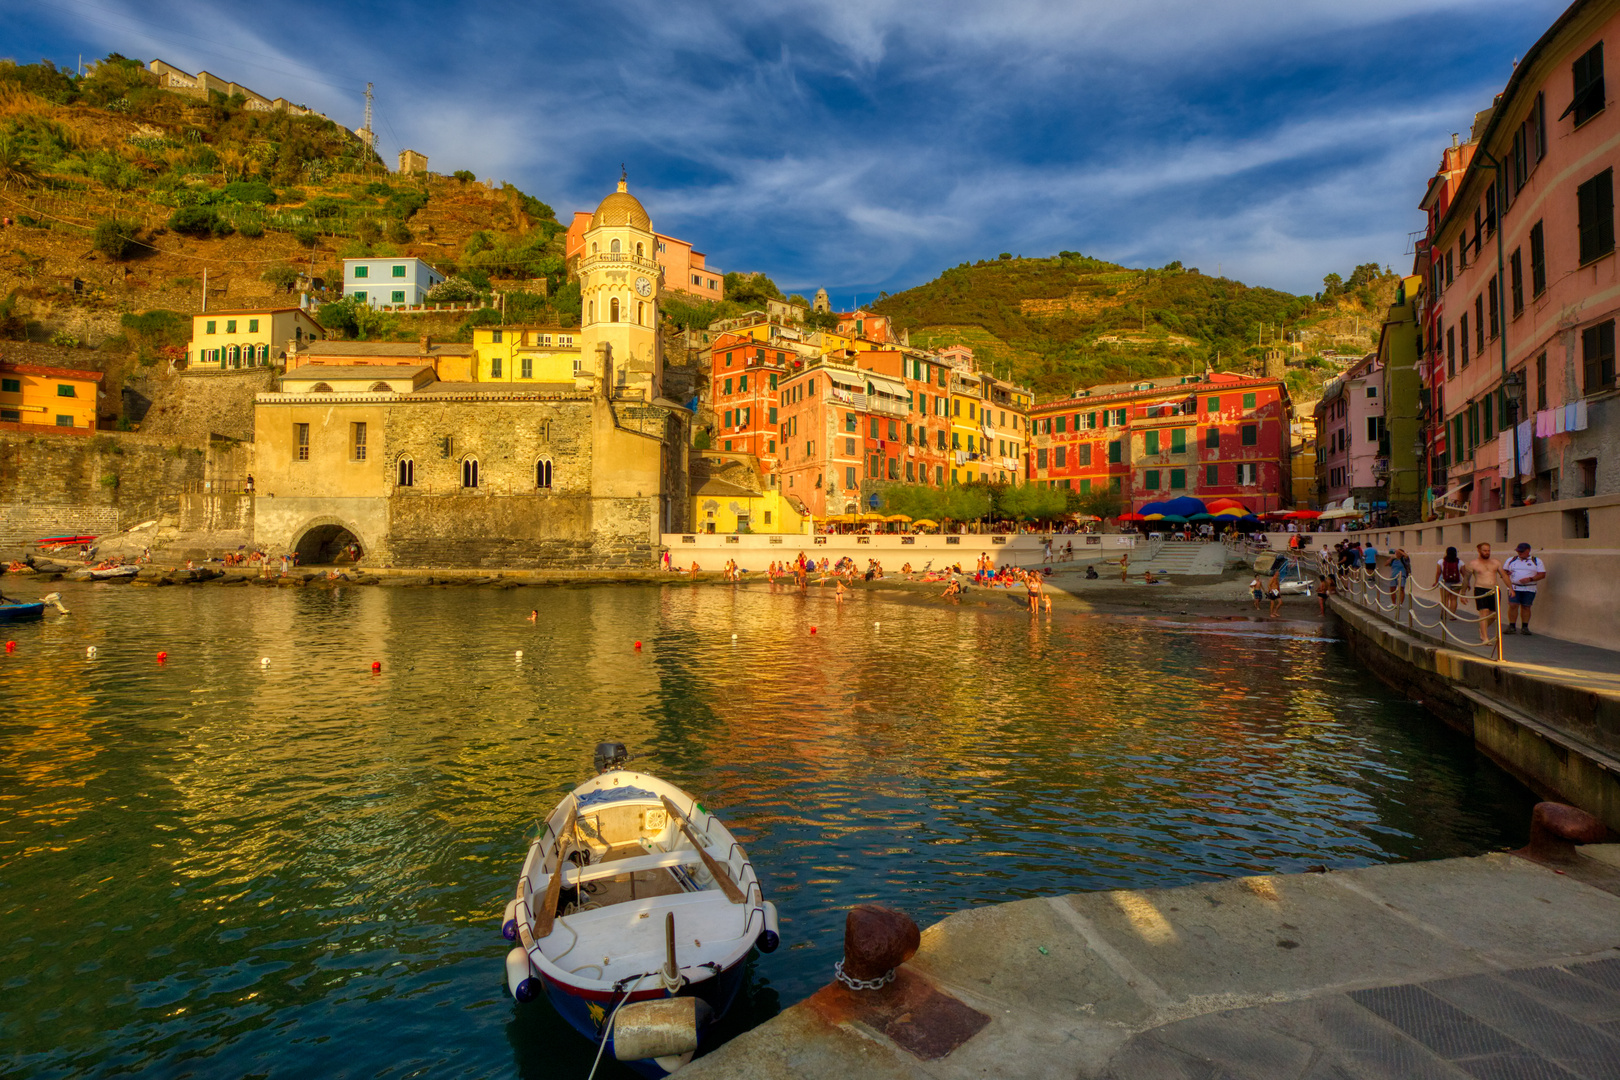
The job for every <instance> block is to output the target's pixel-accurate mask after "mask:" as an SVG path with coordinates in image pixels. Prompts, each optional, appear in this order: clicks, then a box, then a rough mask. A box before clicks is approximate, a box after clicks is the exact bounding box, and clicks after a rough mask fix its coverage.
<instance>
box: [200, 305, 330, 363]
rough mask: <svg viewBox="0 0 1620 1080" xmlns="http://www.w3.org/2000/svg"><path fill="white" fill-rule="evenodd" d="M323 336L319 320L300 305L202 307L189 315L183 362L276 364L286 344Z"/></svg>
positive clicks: (297, 344) (281, 360)
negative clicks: (198, 312)
mask: <svg viewBox="0 0 1620 1080" xmlns="http://www.w3.org/2000/svg"><path fill="white" fill-rule="evenodd" d="M324 337H326V331H325V330H324V329H322V328H321V324H320V323H318V322H316V321H315V320H314V319H312V318H311V317H310V315H309V313H308V312H306V311H304V310H303V309H302V308H295V307H289V308H260V309H258V310H243V311H205V312H203V313H202V314H201V315H193V316H192V318H191V341H190V342H189V343H188V344H187V345H186V364H187V366H188V367H190V368H192V369H193V370H196V369H197V368H218V369H219V370H221V371H230V370H233V369H236V368H247V367H263V366H264V365H266V364H280V363H285V362H286V359H287V350H288V349H289V348H291V349H295V350H296V349H298V348H301V347H302V346H303V345H304V343H305V342H308V341H319V340H320V339H322V338H324Z"/></svg>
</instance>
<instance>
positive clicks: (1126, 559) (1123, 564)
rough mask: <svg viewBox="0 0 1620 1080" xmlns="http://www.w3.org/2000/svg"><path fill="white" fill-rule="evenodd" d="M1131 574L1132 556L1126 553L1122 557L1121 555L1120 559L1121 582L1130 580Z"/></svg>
mask: <svg viewBox="0 0 1620 1080" xmlns="http://www.w3.org/2000/svg"><path fill="white" fill-rule="evenodd" d="M1130 572H1131V555H1130V552H1125V553H1123V554H1122V555H1120V557H1119V580H1121V581H1127V580H1129V578H1128V575H1129V574H1130Z"/></svg>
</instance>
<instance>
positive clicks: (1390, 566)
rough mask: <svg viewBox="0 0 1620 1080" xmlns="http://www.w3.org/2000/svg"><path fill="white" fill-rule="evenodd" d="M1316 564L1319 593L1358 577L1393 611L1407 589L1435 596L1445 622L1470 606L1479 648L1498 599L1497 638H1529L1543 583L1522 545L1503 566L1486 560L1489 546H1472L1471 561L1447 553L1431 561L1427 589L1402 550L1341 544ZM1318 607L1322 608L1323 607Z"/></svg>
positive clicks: (1539, 566) (1536, 562)
mask: <svg viewBox="0 0 1620 1080" xmlns="http://www.w3.org/2000/svg"><path fill="white" fill-rule="evenodd" d="M1318 560H1319V568H1318V572H1319V574H1320V577H1321V580H1322V591H1323V592H1326V591H1328V590H1333V591H1335V592H1337V591H1341V590H1342V586H1341V584H1340V578H1341V577H1342V576H1344V575H1359V576H1360V577H1362V578H1363V579H1364V580H1365V581H1367V582H1369V583H1370V584H1371V586H1372V588H1373V589H1374V591H1375V594H1376V595H1378V596H1379V597H1381V598H1382V597H1385V596H1387V598H1388V599H1387V602H1388V603H1389V604H1390V605H1391V606H1394V607H1400V606H1402V605H1404V604H1406V603H1407V600H1408V598H1409V596H1410V595H1411V590H1412V589H1413V588H1420V589H1422V590H1423V591H1425V592H1430V593H1434V594H1437V596H1438V603H1439V607H1440V611H1441V618H1442V619H1445V620H1450V619H1457V618H1458V617H1459V616H1458V607H1459V605H1460V604H1464V603H1469V604H1472V605H1473V608H1474V612H1475V619H1474V621H1476V622H1477V623H1478V624H1479V643H1480V644H1481V645H1489V644H1491V643H1492V642H1493V640H1494V637H1493V635H1492V634H1491V629H1492V627H1493V626H1494V625H1495V622H1496V616H1497V614H1498V605H1499V603H1500V598H1501V597H1502V596H1503V595H1504V594H1505V595H1506V597H1507V616H1506V620H1505V622H1504V624H1503V626H1502V633H1503V634H1524V635H1530V634H1531V630H1530V615H1531V612H1532V611H1533V610H1534V607H1535V603H1536V596H1537V594H1538V593H1539V592H1540V586H1541V582H1542V581H1543V580H1545V579H1546V577H1547V567H1546V564H1545V563H1543V562H1542V561H1541V559H1540V558H1538V557H1537V556H1536V555H1535V554H1534V552H1533V551H1532V549H1531V546H1530V545H1529V544H1527V543H1521V544H1519V545H1518V546H1517V547H1516V548H1515V549H1514V553H1513V554H1512V555H1511V556H1509V557H1508V559H1507V560H1506V561H1503V560H1501V559H1498V558H1496V557H1495V556H1494V555H1492V554H1491V545H1490V544H1489V543H1483V542H1482V543H1479V544H1475V545H1474V557H1473V558H1472V559H1469V560H1468V561H1466V562H1464V561H1463V558H1462V556H1461V555H1459V554H1458V553H1457V549H1456V548H1455V547H1448V548H1446V551H1445V554H1444V555H1442V556H1441V557H1440V558H1439V559H1437V560H1435V564H1434V572H1433V575H1432V578H1431V580H1430V581H1429V582H1428V584H1427V585H1424V584H1422V583H1421V581H1418V582H1414V574H1415V568H1414V566H1413V563H1412V556H1411V555H1409V554H1408V553H1407V551H1406V549H1405V548H1403V547H1397V548H1395V550H1394V551H1391V552H1388V553H1387V554H1381V553H1380V552H1379V551H1378V549H1377V547H1376V546H1375V545H1374V544H1373V543H1372V542H1371V541H1370V540H1369V541H1367V542H1366V543H1362V542H1361V541H1359V540H1341V541H1340V542H1339V543H1337V544H1335V545H1333V547H1331V548H1323V549H1322V550H1321V551H1320V552H1319V553H1318ZM1323 603H1324V605H1325V604H1326V601H1325V600H1324V601H1323Z"/></svg>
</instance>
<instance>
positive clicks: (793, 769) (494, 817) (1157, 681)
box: [0, 582, 1533, 1080]
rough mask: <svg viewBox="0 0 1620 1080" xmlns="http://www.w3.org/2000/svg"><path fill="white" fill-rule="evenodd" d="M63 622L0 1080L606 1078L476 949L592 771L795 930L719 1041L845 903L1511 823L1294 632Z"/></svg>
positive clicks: (29, 717) (829, 932)
mask: <svg viewBox="0 0 1620 1080" xmlns="http://www.w3.org/2000/svg"><path fill="white" fill-rule="evenodd" d="M24 591H26V589H25V588H24V587H20V586H16V585H11V584H10V583H9V582H8V589H7V592H8V595H9V594H11V593H13V592H24ZM37 591H44V590H43V588H40V589H38V590H37ZM62 593H63V599H64V602H65V603H66V605H67V606H68V607H69V608H70V609H72V614H71V615H68V616H58V615H55V614H52V615H50V616H49V617H48V618H47V619H46V621H45V622H44V623H42V624H41V623H34V624H20V625H15V626H10V627H6V628H5V630H4V637H5V638H7V639H12V640H15V641H16V642H17V648H16V650H15V651H14V652H11V653H6V654H0V1073H3V1074H4V1075H6V1076H10V1077H41V1078H43V1077H68V1076H74V1077H80V1076H108V1075H112V1074H114V1073H131V1072H141V1073H143V1074H144V1075H148V1076H154V1077H182V1076H247V1075H252V1076H256V1077H276V1078H295V1077H296V1078H301V1077H307V1076H312V1075H323V1076H348V1077H357V1078H358V1077H367V1078H375V1077H396V1076H397V1077H404V1076H417V1075H420V1076H432V1077H435V1078H441V1077H514V1076H517V1077H525V1078H531V1077H532V1078H542V1077H544V1078H548V1080H549V1078H557V1077H575V1076H577V1077H579V1078H580V1080H583V1078H584V1076H585V1074H586V1072H587V1071H588V1070H589V1068H590V1063H591V1057H592V1053H593V1050H594V1048H593V1047H592V1046H590V1045H589V1044H588V1043H586V1042H585V1041H584V1040H582V1039H580V1038H579V1037H578V1036H576V1035H575V1034H573V1032H572V1031H571V1030H570V1029H568V1028H566V1027H565V1026H564V1025H563V1024H562V1023H561V1022H560V1021H559V1020H557V1018H556V1017H555V1016H554V1015H553V1014H552V1012H551V1010H550V1008H549V1006H548V1005H547V1004H546V1003H545V1002H544V1001H543V1000H542V1001H537V1002H533V1003H530V1004H526V1005H521V1006H520V1005H517V1004H515V1003H514V1002H513V1001H512V1000H511V999H510V998H509V997H508V996H507V995H506V994H505V991H504V989H503V986H502V978H503V969H502V959H503V957H504V955H505V953H506V950H507V948H508V947H509V945H508V943H507V942H505V941H504V940H503V939H502V938H501V936H500V931H499V921H500V915H501V911H502V908H503V906H504V904H505V902H506V900H507V899H508V898H509V897H510V895H511V892H512V889H513V885H514V882H515V878H516V874H517V869H518V866H519V863H520V860H521V858H522V854H523V851H524V849H525V847H526V845H527V842H528V839H529V838H530V837H531V836H532V835H533V832H534V829H535V822H536V820H537V819H538V818H540V817H541V816H542V815H543V814H544V813H545V812H546V811H547V810H548V809H549V808H550V807H551V806H552V805H553V804H554V803H555V802H556V800H557V799H558V798H559V796H560V795H561V794H562V793H563V792H564V791H566V790H568V789H569V788H571V787H572V786H573V785H574V784H576V783H577V782H579V781H580V780H582V779H584V778H585V777H586V776H587V775H588V773H589V771H590V759H591V750H592V748H593V746H594V744H595V743H596V742H597V741H598V740H602V739H614V740H619V741H623V742H625V743H627V744H628V745H629V746H630V748H631V750H632V752H633V753H635V754H636V755H637V759H636V762H635V765H634V766H633V767H635V768H638V769H643V770H645V771H648V772H652V773H656V774H657V775H659V776H662V777H664V778H666V779H668V780H669V781H671V782H672V783H675V784H678V785H680V786H681V787H683V788H685V789H686V790H688V791H690V792H692V793H693V794H694V795H696V796H697V797H698V798H699V799H700V800H701V801H702V802H703V803H704V804H705V805H706V806H708V807H710V808H711V809H713V810H715V811H716V812H717V813H719V814H720V815H721V817H722V818H723V819H724V820H725V821H726V822H727V823H728V825H729V826H730V827H731V829H732V830H733V831H734V832H735V833H736V834H737V835H738V836H739V838H741V839H742V841H743V842H744V844H745V845H746V846H747V849H748V853H749V855H750V856H751V858H752V859H753V862H754V864H755V866H756V868H757V869H758V871H759V874H760V877H761V879H762V880H763V882H764V883H765V889H766V896H767V897H768V898H769V899H772V900H774V901H775V902H776V904H777V906H778V907H779V909H780V911H781V919H782V937H783V947H782V948H781V949H780V950H779V951H777V952H776V953H774V954H771V955H764V956H757V957H756V958H754V959H753V960H752V961H751V962H750V965H751V967H750V976H749V987H748V990H747V992H746V999H745V1000H743V1001H741V1002H740V1003H739V1006H738V1008H737V1010H736V1012H735V1013H734V1015H733V1016H732V1017H731V1018H730V1020H729V1021H728V1024H729V1027H730V1028H731V1030H741V1029H744V1028H746V1027H749V1026H752V1025H753V1024H756V1023H758V1022H760V1021H762V1020H764V1019H766V1018H768V1017H769V1016H771V1015H773V1014H774V1013H775V1012H776V1011H777V1010H779V1009H780V1008H781V1007H783V1006H785V1005H787V1004H791V1003H792V1002H795V1001H798V1000H800V999H802V998H803V997H804V996H806V995H807V994H809V993H810V992H812V991H813V990H814V989H816V988H817V987H818V986H820V985H822V984H823V983H825V982H826V981H827V980H828V979H829V978H830V976H831V972H832V965H833V962H834V960H836V959H837V958H838V956H839V955H840V953H841V946H842V932H843V917H844V916H843V913H844V909H846V908H847V907H848V906H850V905H852V904H855V903H860V902H876V903H882V904H887V905H891V906H895V907H899V908H902V909H904V910H906V911H907V912H909V913H911V914H912V915H913V917H915V918H916V919H917V921H918V922H919V923H920V924H922V925H927V924H928V923H930V922H933V921H935V920H937V919H939V918H941V917H943V916H944V915H946V914H948V913H950V912H952V911H955V910H958V909H960V908H963V907H968V906H972V905H976V904H986V903H995V902H1000V901H1005V900H1011V899H1017V898H1022V897H1029V896H1040V895H1053V894H1058V893H1064V892H1074V891H1080V890H1088V889H1107V888H1116V887H1121V886H1148V885H1174V884H1185V883H1190V882H1197V881H1213V880H1217V879H1219V878H1222V877H1227V876H1232V875H1242V874H1251V873H1265V872H1283V871H1298V870H1302V869H1304V868H1306V867H1309V866H1312V865H1318V864H1320V865H1325V866H1330V867H1346V866H1357V865H1365V864H1369V863H1377V862H1390V861H1402V860H1411V859H1428V858H1439V857H1445V856H1453V855H1468V854H1476V853H1479V852H1482V851H1487V850H1491V849H1493V848H1497V847H1501V846H1504V845H1510V844H1511V845H1517V844H1520V843H1522V842H1523V840H1524V835H1525V829H1526V825H1527V822H1528V820H1529V813H1530V806H1531V804H1532V802H1533V800H1532V798H1531V796H1530V795H1529V793H1528V792H1527V791H1525V790H1524V789H1523V788H1521V787H1520V786H1518V785H1517V784H1516V783H1515V782H1514V781H1512V780H1511V779H1510V778H1508V777H1507V776H1506V775H1505V774H1504V773H1502V772H1501V771H1500V770H1499V769H1497V768H1496V767H1495V766H1494V765H1492V764H1491V763H1490V762H1489V761H1487V760H1486V759H1484V758H1483V757H1481V756H1480V755H1479V754H1478V753H1476V752H1475V751H1474V749H1473V747H1472V745H1471V743H1470V742H1469V741H1468V740H1467V739H1465V738H1462V737H1461V736H1458V735H1456V734H1455V733H1453V732H1451V731H1449V730H1448V729H1446V728H1444V727H1443V726H1442V725H1440V724H1439V723H1438V722H1437V721H1435V720H1434V719H1433V718H1431V717H1429V716H1427V715H1426V714H1425V713H1424V712H1423V711H1422V710H1421V709H1420V708H1419V707H1417V706H1415V705H1413V704H1410V703H1408V702H1406V701H1404V700H1401V699H1399V698H1397V697H1395V696H1394V695H1393V694H1392V693H1391V692H1389V691H1388V690H1387V689H1386V688H1384V687H1383V686H1382V685H1380V684H1379V683H1377V682H1376V681H1374V680H1373V679H1372V678H1371V677H1370V676H1368V675H1366V674H1365V673H1363V672H1362V671H1361V670H1359V668H1358V667H1357V666H1356V665H1355V662H1354V660H1353V658H1352V657H1351V656H1350V654H1349V652H1348V651H1347V650H1346V648H1345V647H1344V646H1343V644H1342V643H1340V642H1337V641H1335V640H1334V639H1333V638H1332V636H1331V629H1330V628H1328V627H1324V626H1322V625H1320V624H1317V623H1314V622H1300V623H1293V622H1281V623H1264V622H1255V621H1250V620H1247V619H1237V620H1225V619H1204V618H1195V617H1183V616H1174V615H1096V614H1075V613H1064V612H1061V611H1060V612H1059V613H1058V614H1056V615H1054V616H1050V617H1045V616H1043V617H1040V618H1038V619H1032V618H1030V617H1028V616H1026V615H1024V614H1022V613H1019V612H1017V611H1015V610H1013V608H1012V601H1011V600H1010V599H1008V600H1007V604H1006V606H1005V608H1004V609H1001V610H986V609H981V608H975V607H962V608H956V607H944V606H933V605H927V604H917V603H900V602H896V601H894V600H893V599H886V598H884V597H883V596H881V595H878V594H869V593H858V594H856V595H855V596H854V597H852V598H851V599H850V600H849V601H847V602H846V603H844V604H842V605H838V604H836V603H834V601H833V598H832V596H831V595H830V594H828V593H824V592H818V591H814V590H813V591H812V593H811V594H810V595H809V596H801V595H799V594H797V593H795V592H790V591H784V592H779V593H778V592H772V591H770V590H769V589H767V588H766V587H764V586H763V585H760V586H750V587H748V588H746V589H732V588H730V587H724V586H708V585H705V586H701V587H693V586H687V585H674V586H664V587H659V586H603V587H581V588H550V589H514V590H507V591H501V590H492V589H458V588H360V587H349V588H342V589H338V590H325V589H313V588H303V589H259V588H242V587H238V588H221V587H215V586H203V587H190V588H182V587H176V588H163V589H157V588H136V587H130V586H127V585H125V586H115V585H86V586H71V585H69V586H67V587H63V588H62ZM997 599H998V600H1000V599H1004V598H999V597H998V598H997ZM536 607H538V609H539V614H538V617H537V618H536V620H535V621H534V622H533V623H531V622H529V621H528V619H527V616H528V614H529V611H530V609H531V608H536ZM812 628H814V631H815V632H814V633H812ZM734 635H735V637H734ZM638 641H639V642H641V648H640V649H639V650H638V649H637V648H636V647H635V643H636V642H638ZM92 647H93V648H94V649H95V655H94V656H90V655H89V654H88V650H90V649H91V648H92ZM159 651H162V652H165V653H167V659H166V661H165V662H163V663H159V662H158V661H157V653H158V652H159ZM519 651H521V656H519V655H518V653H519ZM266 661H268V663H266ZM374 662H377V663H380V664H381V671H380V672H377V673H373V671H372V665H373V663H374ZM598 1075H599V1076H600V1075H613V1076H622V1075H628V1074H627V1073H625V1072H624V1071H623V1070H622V1069H621V1068H620V1067H619V1066H617V1065H616V1064H615V1063H612V1062H604V1064H603V1068H602V1071H601V1072H599V1073H598Z"/></svg>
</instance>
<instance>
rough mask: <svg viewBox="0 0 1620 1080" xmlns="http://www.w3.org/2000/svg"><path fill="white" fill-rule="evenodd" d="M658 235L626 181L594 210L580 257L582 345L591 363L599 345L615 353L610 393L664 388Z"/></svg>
mask: <svg viewBox="0 0 1620 1080" xmlns="http://www.w3.org/2000/svg"><path fill="white" fill-rule="evenodd" d="M657 244H658V237H657V235H656V234H655V233H654V232H653V227H652V219H651V218H649V217H648V216H647V211H646V210H645V209H644V208H643V207H642V205H641V202H640V201H639V200H638V199H637V198H636V197H635V196H634V195H632V194H630V190H629V186H628V185H627V184H626V182H625V178H624V177H623V176H620V178H619V189H618V190H617V191H615V192H613V193H612V194H610V195H609V196H608V197H607V198H605V199H603V200H602V204H601V205H600V206H598V207H597V208H596V213H594V214H592V215H591V224H590V228H588V229H587V230H586V231H585V249H584V251H583V253H582V254H581V256H580V260H579V292H580V308H581V310H580V320H581V327H580V344H581V346H582V351H583V354H584V357H585V360H586V363H593V362H596V357H597V356H598V351H597V346H598V345H599V344H606V345H607V346H608V348H609V352H610V355H611V369H610V371H609V381H610V383H611V386H610V387H609V393H610V394H618V393H623V392H626V391H629V392H631V393H636V392H638V391H639V393H640V394H641V395H643V396H644V397H645V399H646V400H648V401H651V400H653V399H654V398H656V397H658V396H659V394H660V393H661V392H662V383H663V373H664V372H663V367H664V365H663V354H662V351H661V349H660V344H659V332H658V323H659V316H658V303H659V296H660V294H661V293H662V291H663V270H662V268H661V267H660V266H659V265H658V257H657Z"/></svg>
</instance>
